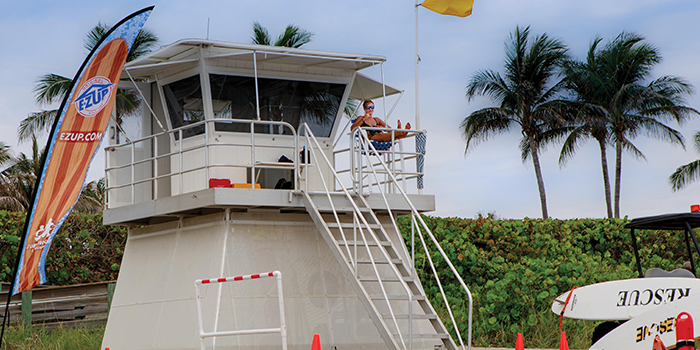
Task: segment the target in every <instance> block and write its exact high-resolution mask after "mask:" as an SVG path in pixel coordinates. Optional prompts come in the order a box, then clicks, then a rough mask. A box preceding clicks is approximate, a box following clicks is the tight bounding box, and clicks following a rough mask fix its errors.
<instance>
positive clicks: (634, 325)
mask: <svg viewBox="0 0 700 350" xmlns="http://www.w3.org/2000/svg"><path fill="white" fill-rule="evenodd" d="M683 311H685V312H687V313H689V314H690V315H691V316H692V317H693V335H694V336H695V341H698V339H700V294H695V295H692V296H690V297H684V298H682V299H680V300H677V301H674V302H672V303H668V304H664V305H659V306H657V307H655V308H653V309H651V310H649V311H647V312H645V313H643V314H641V315H639V316H637V317H635V318H633V319H631V320H628V321H627V322H625V323H623V324H621V325H620V326H618V327H617V328H615V329H613V330H612V331H610V332H609V333H608V334H606V335H605V336H604V337H602V338H600V339H599V340H598V341H597V342H596V343H595V344H593V345H592V346H591V348H590V349H591V350H617V349H625V350H649V349H651V348H652V345H653V344H654V336H655V335H659V337H660V338H661V341H663V342H664V345H665V346H666V347H667V348H668V349H669V350H671V349H674V348H675V345H676V332H675V330H676V324H675V323H676V321H675V320H676V316H678V314H680V313H681V312H683Z"/></svg>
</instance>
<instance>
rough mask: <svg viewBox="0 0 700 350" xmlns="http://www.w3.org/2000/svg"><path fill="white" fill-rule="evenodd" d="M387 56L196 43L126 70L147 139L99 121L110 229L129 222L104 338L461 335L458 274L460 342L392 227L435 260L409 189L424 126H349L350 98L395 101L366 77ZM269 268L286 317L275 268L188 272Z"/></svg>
mask: <svg viewBox="0 0 700 350" xmlns="http://www.w3.org/2000/svg"><path fill="white" fill-rule="evenodd" d="M385 60H386V59H385V58H384V57H381V56H371V55H354V54H342V53H332V52H320V51H311V50H302V49H290V48H281V47H270V46H258V45H246V44H234V43H226V42H217V41H210V40H200V39H192V40H181V41H178V42H176V43H174V44H172V45H169V46H166V47H164V48H162V49H160V50H158V51H156V52H153V53H151V54H149V55H147V56H145V57H143V58H140V59H138V60H136V61H133V62H131V63H129V64H127V65H126V67H125V69H124V73H123V74H122V81H123V83H122V84H121V86H120V88H131V89H134V91H138V92H137V93H138V94H140V96H142V99H143V103H142V111H143V113H142V118H141V130H142V135H139V138H138V139H135V138H134V135H129V136H131V137H132V139H130V140H129V139H124V138H123V137H120V136H119V134H120V133H119V132H118V126H117V125H114V124H113V125H112V126H110V133H109V137H110V146H109V147H108V148H107V149H106V163H107V164H106V178H107V193H108V199H107V203H108V209H107V210H105V212H104V223H105V224H108V225H126V226H128V227H129V233H128V240H127V244H126V249H125V252H124V258H123V261H122V265H121V270H120V273H119V279H118V281H117V286H116V291H115V295H114V298H113V301H112V305H111V311H110V315H109V320H108V322H107V327H106V331H105V336H104V340H103V344H102V348H103V349H105V348H107V347H109V348H110V349H112V350H116V349H200V348H206V349H250V350H253V349H255V350H257V349H272V348H277V349H278V348H281V347H282V345H283V344H285V346H287V347H288V348H289V349H293V350H302V349H304V350H307V349H309V348H310V346H311V341H312V339H313V335H314V334H316V333H317V334H320V339H321V347H322V349H324V350H330V349H338V350H345V349H390V350H399V349H404V350H409V349H430V350H434V349H436V347H442V348H444V349H449V350H456V349H457V347H458V345H461V346H464V347H466V346H467V345H469V344H471V332H470V329H471V294H469V291H468V289H467V288H466V286H465V285H464V283H463V282H462V280H461V278H460V277H459V276H457V277H456V278H457V279H458V280H459V281H460V282H461V284H462V286H463V287H464V289H465V290H466V294H467V295H469V299H470V300H469V305H470V312H469V327H464V325H459V326H453V329H454V328H458V329H459V330H458V331H457V332H456V333H454V334H456V335H457V336H458V337H456V338H454V340H453V338H452V337H451V336H450V335H449V333H448V331H447V330H446V328H445V326H444V325H443V323H442V321H441V320H440V317H439V316H438V314H437V313H436V311H435V308H433V306H432V305H431V304H430V303H429V301H428V300H427V298H426V295H425V293H424V291H423V287H422V285H421V282H420V281H419V279H418V277H417V276H416V272H415V270H414V267H413V266H414V263H413V257H414V255H413V251H412V250H413V248H410V249H407V248H406V243H405V242H404V239H403V238H402V237H401V234H400V233H399V232H398V228H397V225H396V218H397V216H398V215H411V217H412V220H411V222H413V225H412V226H413V227H414V228H416V229H415V230H414V231H415V233H414V237H415V238H416V239H415V241H412V242H411V243H409V245H410V246H411V247H413V245H414V244H415V245H416V247H415V249H423V247H426V246H432V247H433V248H432V249H433V250H434V251H435V252H436V253H440V254H442V255H443V257H444V252H442V249H441V248H440V247H439V245H437V242H435V239H434V237H433V236H432V233H430V231H429V230H427V227H426V226H425V223H424V222H423V221H422V219H421V218H420V215H419V213H420V212H426V211H431V210H434V207H435V204H434V200H435V199H434V197H433V196H432V195H424V194H407V191H408V187H411V186H412V187H414V188H415V185H416V182H417V181H422V175H423V174H422V170H420V168H421V167H422V157H423V155H424V151H423V152H416V151H415V143H416V141H415V140H416V139H421V138H423V140H424V136H425V133H424V132H423V131H412V132H411V133H410V134H409V136H408V137H407V138H405V139H403V140H400V141H395V142H391V143H390V144H388V145H382V146H379V145H373V144H371V143H370V142H369V140H367V137H366V132H365V131H364V130H359V129H358V130H355V131H353V132H351V131H350V130H348V125H349V124H350V123H349V121H350V119H349V118H348V117H346V115H345V114H344V110H345V107H346V106H348V104H347V101H348V99H351V98H352V99H355V100H363V99H375V102H377V103H378V105H383V106H385V109H384V110H387V109H390V110H393V107H391V106H390V103H389V101H390V99H391V98H393V99H394V104H393V106H395V103H396V102H398V99H397V98H396V97H397V96H400V94H401V91H399V90H397V89H394V88H391V87H388V86H386V85H385V84H383V82H379V81H376V80H373V79H370V78H368V77H367V76H365V75H362V74H360V73H359V71H361V70H363V69H366V68H369V67H373V66H377V67H380V68H381V69H382V77H383V63H384V62H385ZM125 80H126V82H124V81H125ZM392 95H393V97H392ZM355 106H357V104H355ZM380 110H381V109H380ZM349 113H352V112H349ZM379 114H380V113H377V115H379ZM384 118H386V116H384ZM419 146H420V145H419ZM381 147H383V148H384V150H381V149H379V148H381ZM419 150H421V147H419ZM285 158H286V159H285ZM416 166H418V169H416ZM413 192H417V191H415V190H414V191H413ZM426 249H427V248H426ZM409 250H411V251H409ZM430 264H431V266H432V261H430ZM448 265H449V266H450V268H451V269H452V270H453V271H454V267H453V266H452V264H451V263H449V261H448ZM275 270H278V271H280V272H281V275H282V276H283V278H282V282H281V286H283V290H284V294H283V297H282V298H281V299H283V301H284V304H283V310H284V317H283V318H282V322H283V324H282V325H280V323H282V322H280V311H279V310H280V309H279V307H278V300H279V299H278V296H280V294H279V293H282V291H281V289H280V290H278V288H277V285H276V284H275V282H274V280H273V279H261V280H256V281H248V282H245V283H226V284H224V283H218V284H207V285H201V286H199V287H200V288H201V297H199V299H198V300H196V297H195V285H194V282H195V280H198V279H204V278H218V277H227V276H237V275H247V274H252V273H261V272H271V271H275ZM270 276H272V274H270ZM440 289H441V290H442V287H440ZM443 298H444V295H443ZM444 299H445V300H447V298H444ZM197 301H199V302H201V306H202V309H201V310H202V312H201V314H200V315H198V308H197ZM437 309H438V310H440V315H441V316H443V317H448V318H452V314H451V312H450V311H449V306H445V305H440V306H439V307H437ZM285 320H286V321H285ZM467 328H468V329H467ZM270 329H278V330H280V329H282V330H283V331H281V332H277V333H278V334H277V335H275V334H274V332H272V334H263V333H265V332H266V330H267V333H270V331H269V330H270ZM241 330H249V331H250V330H252V331H251V333H256V334H252V335H239V334H238V333H236V332H238V331H241ZM255 330H258V331H255ZM227 332H228V333H227ZM280 333H282V335H283V336H282V337H280ZM214 334H219V335H218V336H212V335H214ZM222 334H223V335H222ZM462 334H463V335H465V336H466V337H465V339H464V341H463V340H462ZM224 335H228V336H224ZM456 344H458V345H456Z"/></svg>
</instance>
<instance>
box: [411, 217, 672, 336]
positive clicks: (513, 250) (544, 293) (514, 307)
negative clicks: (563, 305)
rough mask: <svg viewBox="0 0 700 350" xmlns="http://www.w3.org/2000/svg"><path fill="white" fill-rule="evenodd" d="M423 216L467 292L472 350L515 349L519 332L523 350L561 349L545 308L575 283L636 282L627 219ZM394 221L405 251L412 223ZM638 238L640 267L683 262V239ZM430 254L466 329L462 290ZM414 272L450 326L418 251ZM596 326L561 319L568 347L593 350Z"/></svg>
mask: <svg viewBox="0 0 700 350" xmlns="http://www.w3.org/2000/svg"><path fill="white" fill-rule="evenodd" d="M424 219H425V220H426V224H427V225H428V227H430V229H431V231H432V232H433V233H434V235H435V237H436V239H437V240H438V241H439V242H440V245H441V246H442V248H443V249H444V250H445V252H446V254H447V255H448V257H449V258H450V260H451V261H452V262H453V264H454V265H455V268H456V269H457V270H458V271H459V273H460V275H461V276H462V278H463V279H464V281H465V283H466V284H467V286H468V287H469V288H470V290H471V292H472V295H473V298H474V304H475V305H474V315H473V320H474V337H473V341H474V345H476V346H514V344H515V339H516V334H517V333H519V332H520V333H523V335H524V337H525V341H526V343H525V344H526V346H527V347H537V348H558V346H559V336H560V333H559V329H558V327H559V317H558V316H557V315H554V314H553V313H552V312H551V311H550V307H551V304H552V300H553V299H554V298H555V297H557V296H559V295H560V294H562V293H565V292H567V291H569V290H571V288H572V287H574V286H584V285H588V284H592V283H597V282H603V281H608V280H616V279H624V278H631V277H636V268H635V262H634V255H633V252H632V248H631V240H630V237H629V230H627V229H624V225H625V224H626V223H627V220H624V219H577V220H553V219H547V220H542V219H527V218H526V219H524V220H491V219H486V218H483V217H478V218H477V219H460V218H436V217H424ZM399 223H400V228H401V230H402V233H403V235H404V238H405V240H406V244H407V245H408V247H409V250H410V246H411V242H410V222H409V221H408V218H400V219H399ZM638 240H639V242H640V246H639V247H640V255H641V257H642V267H643V268H648V267H652V266H653V267H659V268H663V269H666V270H670V269H674V268H678V267H680V266H681V265H682V263H683V257H684V256H685V253H684V249H685V248H684V247H685V246H684V244H683V242H682V235H678V234H676V233H674V232H668V231H641V232H638ZM417 245H420V241H418V243H417ZM431 257H432V259H433V261H434V262H435V263H436V269H437V271H439V274H440V278H441V281H442V283H443V286H444V288H445V292H446V294H447V295H448V301H449V302H450V304H451V305H452V310H453V312H454V316H455V319H456V321H457V323H458V325H459V328H460V329H461V330H463V329H466V327H467V321H468V308H467V307H468V303H467V301H468V299H467V296H466V293H465V292H464V291H463V290H462V288H461V287H460V286H459V284H458V282H457V281H456V280H455V279H454V277H453V276H452V273H451V272H450V270H449V268H448V267H447V265H446V264H445V263H444V261H443V260H442V258H440V257H439V255H438V253H437V252H436V251H435V253H433V254H432V255H431ZM416 269H417V270H418V274H419V276H420V278H421V281H422V282H423V287H424V288H425V291H426V294H427V295H428V298H429V299H430V300H431V303H432V304H433V306H434V307H435V308H436V310H437V311H438V314H440V315H441V317H442V319H443V323H445V325H446V326H447V327H448V329H452V326H451V323H450V321H449V316H448V315H447V312H446V309H445V307H444V304H443V301H442V297H441V295H440V292H439V289H438V286H437V284H436V283H435V282H434V280H433V277H432V273H431V270H430V266H429V264H428V262H427V258H426V256H425V254H424V253H422V252H421V251H420V249H419V248H418V247H417V248H416ZM595 325H596V322H582V321H576V320H570V319H565V320H564V325H563V326H564V331H566V332H567V338H568V339H569V345H570V346H571V347H572V348H587V347H588V346H590V336H591V333H592V331H593V329H594V327H595Z"/></svg>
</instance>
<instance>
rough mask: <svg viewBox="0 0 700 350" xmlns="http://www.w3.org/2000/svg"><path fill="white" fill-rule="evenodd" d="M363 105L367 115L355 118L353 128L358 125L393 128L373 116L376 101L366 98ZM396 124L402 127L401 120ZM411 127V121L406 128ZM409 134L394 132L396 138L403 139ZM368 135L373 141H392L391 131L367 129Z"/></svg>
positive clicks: (399, 127)
mask: <svg viewBox="0 0 700 350" xmlns="http://www.w3.org/2000/svg"><path fill="white" fill-rule="evenodd" d="M362 107H363V109H364V110H365V115H363V116H361V117H357V119H355V122H354V123H352V128H351V129H355V128H356V127H358V126H359V127H370V128H391V127H390V126H388V125H386V123H385V122H384V121H383V120H381V119H379V118H374V117H372V114H373V113H374V102H372V100H365V101H364V102H363V103H362ZM396 124H397V125H398V127H397V128H398V129H401V121H400V120H397V121H396ZM410 128H411V123H406V130H408V129H410ZM407 135H408V133H407V132H405V131H403V132H396V133H395V134H394V140H398V139H402V138H404V137H406V136H407ZM367 136H368V137H369V139H370V140H373V141H381V142H386V141H391V132H385V131H381V130H367Z"/></svg>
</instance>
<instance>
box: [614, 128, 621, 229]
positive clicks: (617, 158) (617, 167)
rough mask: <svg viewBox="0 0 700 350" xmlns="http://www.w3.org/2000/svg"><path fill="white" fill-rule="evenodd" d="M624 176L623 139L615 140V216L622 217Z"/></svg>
mask: <svg viewBox="0 0 700 350" xmlns="http://www.w3.org/2000/svg"><path fill="white" fill-rule="evenodd" d="M621 176H622V141H621V140H618V141H615V217H616V218H619V217H620V178H621Z"/></svg>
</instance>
